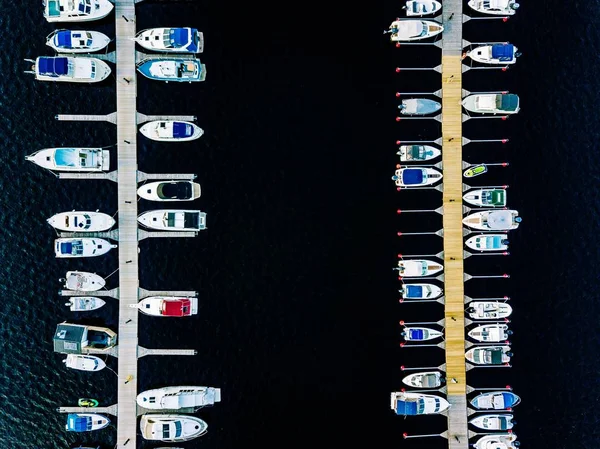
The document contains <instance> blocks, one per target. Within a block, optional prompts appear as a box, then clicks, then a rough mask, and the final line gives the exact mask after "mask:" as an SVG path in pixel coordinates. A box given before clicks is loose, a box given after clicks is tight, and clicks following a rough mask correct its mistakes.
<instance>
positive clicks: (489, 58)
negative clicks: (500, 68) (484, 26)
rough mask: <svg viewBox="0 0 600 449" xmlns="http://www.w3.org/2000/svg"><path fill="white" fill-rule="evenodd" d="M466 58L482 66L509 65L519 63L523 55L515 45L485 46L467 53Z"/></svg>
mask: <svg viewBox="0 0 600 449" xmlns="http://www.w3.org/2000/svg"><path fill="white" fill-rule="evenodd" d="M464 56H465V57H469V58H471V59H472V60H473V61H475V62H479V63H480V64H493V65H508V64H514V63H515V62H517V58H518V57H519V56H521V53H519V52H518V49H517V47H515V46H514V45H513V44H509V43H505V44H485V45H479V46H478V47H475V48H473V49H471V50H469V51H467V52H466V53H465V54H464Z"/></svg>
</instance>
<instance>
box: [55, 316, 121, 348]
mask: <svg viewBox="0 0 600 449" xmlns="http://www.w3.org/2000/svg"><path fill="white" fill-rule="evenodd" d="M53 343H54V352H58V353H61V354H85V353H88V352H105V351H107V350H108V349H110V348H112V347H113V346H115V345H116V344H117V334H115V333H114V332H113V331H112V330H110V329H108V328H106V327H96V326H84V325H81V324H70V323H61V324H59V325H57V326H56V332H55V333H54V338H53Z"/></svg>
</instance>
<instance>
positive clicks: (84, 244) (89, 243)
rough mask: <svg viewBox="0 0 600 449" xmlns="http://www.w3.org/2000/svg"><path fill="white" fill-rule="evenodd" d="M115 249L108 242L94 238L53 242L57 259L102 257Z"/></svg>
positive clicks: (113, 245) (61, 239) (73, 238)
mask: <svg viewBox="0 0 600 449" xmlns="http://www.w3.org/2000/svg"><path fill="white" fill-rule="evenodd" d="M116 247H117V245H115V244H113V243H110V242H109V241H108V240H104V239H99V238H95V237H69V238H60V239H56V240H55V241H54V252H55V255H56V257H58V258H70V257H95V256H102V255H103V254H106V253H107V252H109V251H110V250H111V249H113V248H116Z"/></svg>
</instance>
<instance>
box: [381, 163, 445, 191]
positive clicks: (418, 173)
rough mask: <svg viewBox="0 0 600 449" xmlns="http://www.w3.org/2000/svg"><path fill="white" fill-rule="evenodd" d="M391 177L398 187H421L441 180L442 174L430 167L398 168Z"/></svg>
mask: <svg viewBox="0 0 600 449" xmlns="http://www.w3.org/2000/svg"><path fill="white" fill-rule="evenodd" d="M392 179H393V180H394V181H395V183H396V185H397V186H399V187H405V188H410V187H421V186H427V185H430V184H434V183H436V182H438V181H441V180H442V174H441V173H440V172H439V171H438V170H436V169H435V168H430V167H414V168H412V167H411V168H399V169H398V170H396V173H395V174H394V176H392Z"/></svg>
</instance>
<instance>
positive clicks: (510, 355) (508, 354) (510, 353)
mask: <svg viewBox="0 0 600 449" xmlns="http://www.w3.org/2000/svg"><path fill="white" fill-rule="evenodd" d="M506 355H507V356H509V357H512V356H513V355H514V354H513V353H512V352H510V351H508V352H507V353H506Z"/></svg>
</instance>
